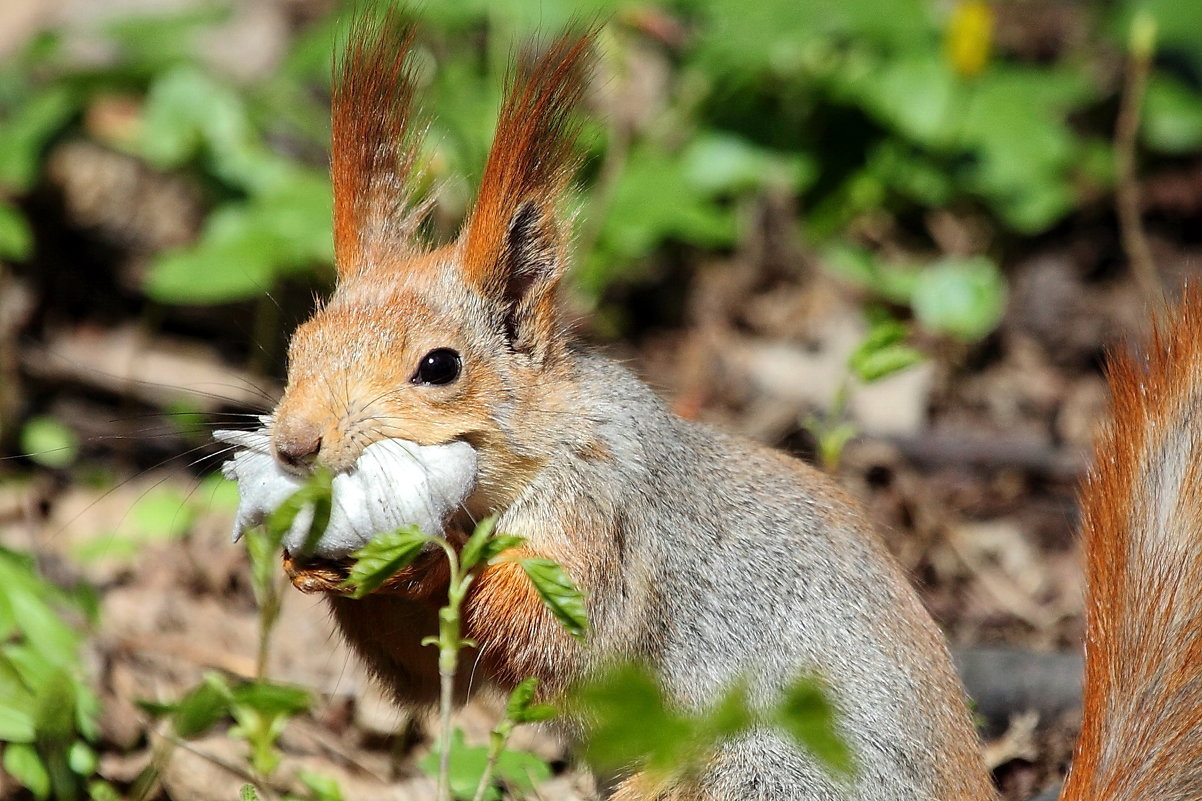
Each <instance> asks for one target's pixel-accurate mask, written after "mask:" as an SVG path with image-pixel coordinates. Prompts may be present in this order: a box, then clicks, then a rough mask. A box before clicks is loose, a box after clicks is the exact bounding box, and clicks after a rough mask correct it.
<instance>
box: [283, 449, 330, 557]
mask: <svg viewBox="0 0 1202 801" xmlns="http://www.w3.org/2000/svg"><path fill="white" fill-rule="evenodd" d="M333 503H334V476H333V474H332V473H331V472H330V471H329V470H325V469H318V470H316V471H314V473H313V475H312V476H311V477H310V478H309V480H308V481H307V482H306V483H305V486H303V487H301V488H300V489H298V490H297V491H296V492H294V493H292V494H291V495H289V496H288V498H287V500H285V501H284V502H283V503H282V504H280V505H279V506H278V507H276V509H275V511H273V512H272V513H271V514H270V515H268V517H267V525H266V529H267V535H268V538H269V539H270V541H271V542H272V543H274V544H275V547H278V546H279V543H280V542H282V541H283V539H284V537H285V536H287V534H288V532H289V531H291V530H292V524H293V523H294V522H295V520H296V516H297V515H299V514H300V513H301V510H302V509H304V508H305V507H307V506H312V508H313V519H312V520H311V521H310V523H309V532H308V534H307V535H306V536H305V547H306V549H308V548H310V547H312V545H313V543H315V542H317V540H319V539H321V535H322V534H323V533H325V530H326V526H327V525H329V522H330V512H331V510H332V509H333Z"/></svg>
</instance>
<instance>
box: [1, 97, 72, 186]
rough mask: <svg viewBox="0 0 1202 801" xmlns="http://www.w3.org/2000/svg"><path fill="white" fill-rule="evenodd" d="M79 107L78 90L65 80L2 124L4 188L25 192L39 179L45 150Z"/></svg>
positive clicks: (20, 107) (2, 184)
mask: <svg viewBox="0 0 1202 801" xmlns="http://www.w3.org/2000/svg"><path fill="white" fill-rule="evenodd" d="M77 109H78V100H77V98H76V96H75V93H74V92H73V91H72V90H70V89H68V88H67V87H66V86H65V85H64V84H63V82H55V83H53V84H51V86H50V87H49V88H47V89H45V90H44V91H41V92H39V93H38V94H36V95H34V96H33V97H31V98H28V99H26V100H25V101H24V102H23V103H21V105H20V106H19V107H18V108H17V110H16V112H15V113H14V114H13V115H12V116H11V117H9V118H8V119H6V120H4V122H3V124H2V125H0V141H3V142H4V146H3V147H0V188H3V189H7V190H10V191H14V192H24V191H25V190H27V189H29V188H30V187H31V186H32V185H33V183H34V181H35V180H36V179H37V176H38V170H39V169H40V168H41V163H42V159H41V156H42V151H43V150H44V149H45V148H46V145H47V143H48V142H49V141H50V139H51V137H53V136H54V135H55V134H56V133H57V132H58V131H59V130H61V129H62V128H63V127H64V126H65V125H66V124H67V122H68V120H69V119H70V117H71V116H72V115H73V114H75V112H76V111H77Z"/></svg>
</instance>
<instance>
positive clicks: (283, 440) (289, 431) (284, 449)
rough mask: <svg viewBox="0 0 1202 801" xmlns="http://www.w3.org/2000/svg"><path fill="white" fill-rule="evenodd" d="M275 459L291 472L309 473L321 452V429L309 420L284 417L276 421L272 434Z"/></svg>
mask: <svg viewBox="0 0 1202 801" xmlns="http://www.w3.org/2000/svg"><path fill="white" fill-rule="evenodd" d="M272 446H273V447H274V448H275V457H276V458H277V459H279V460H280V463H281V464H283V465H284V466H285V467H287V468H290V469H292V470H293V471H306V472H307V471H309V470H311V469H312V467H313V463H314V462H315V461H317V455H318V454H319V453H320V452H321V429H320V428H318V426H317V424H316V423H314V422H313V421H311V420H306V419H304V418H300V417H286V418H284V419H282V420H277V421H276V424H275V431H274V433H273V434H272Z"/></svg>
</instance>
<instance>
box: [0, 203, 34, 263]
mask: <svg viewBox="0 0 1202 801" xmlns="http://www.w3.org/2000/svg"><path fill="white" fill-rule="evenodd" d="M32 250H33V232H32V231H31V230H30V229H29V223H28V222H27V221H26V219H25V215H24V214H22V213H21V210H20V209H18V208H17V207H16V206H13V205H12V204H10V203H5V202H4V201H3V200H0V259H11V260H13V261H24V260H25V259H27V258H29V254H30V252H31V251H32Z"/></svg>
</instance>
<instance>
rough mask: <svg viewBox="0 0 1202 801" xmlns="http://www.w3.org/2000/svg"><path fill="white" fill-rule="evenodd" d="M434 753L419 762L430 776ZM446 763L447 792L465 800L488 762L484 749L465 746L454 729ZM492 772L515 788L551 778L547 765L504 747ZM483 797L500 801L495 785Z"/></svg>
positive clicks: (435, 767) (527, 790)
mask: <svg viewBox="0 0 1202 801" xmlns="http://www.w3.org/2000/svg"><path fill="white" fill-rule="evenodd" d="M438 754H439V751H438V748H435V749H434V750H432V751H431V752H430V753H429V754H427V755H426V757H425V759H423V760H422V762H421V768H422V770H423V771H425V772H426V773H427V774H429V775H431V776H434V775H437V773H438ZM450 763H451V769H450V774H451V775H450V779H451V794H452V795H454V796H455V798H458V799H464V800H465V801H466V799H470V798H472V797H473V795H474V794H475V792H476V787H477V785H479V784H480V777H481V776H483V775H484V770H485V768H486V766H487V765H488V749H487V748H483V747H479V746H469V745H468V744H467V743H466V742H465V741H464V738H463V730H462V729H455V731H454V733H453V734H452V735H451V759H450ZM495 775H496V776H497V777H498V778H500V779H501V780H502V781H504V782H505V784H507V785H509V786H511V787H513V788H514V789H515V790H519V791H522V792H525V793H531V792H533V791H534V790H535V788H536V785H537V784H539V783H540V782H544V781H546V780H547V779H549V778H551V769H550V767H548V766H547V763H545V762H543V761H542V760H541V759H539V758H538V757H536V756H535V755H534V754H530V753H527V752H525V751H511V750H509V749H505V750H504V751H502V752H501V754H500V756H499V757H498V759H497V767H496V774H495ZM484 797H485V798H487V799H490V800H491V801H500V799H501V794H500V792H498V791H497V788H496V787H489V788H488V790H487V791H486V792H485V796H484Z"/></svg>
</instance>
